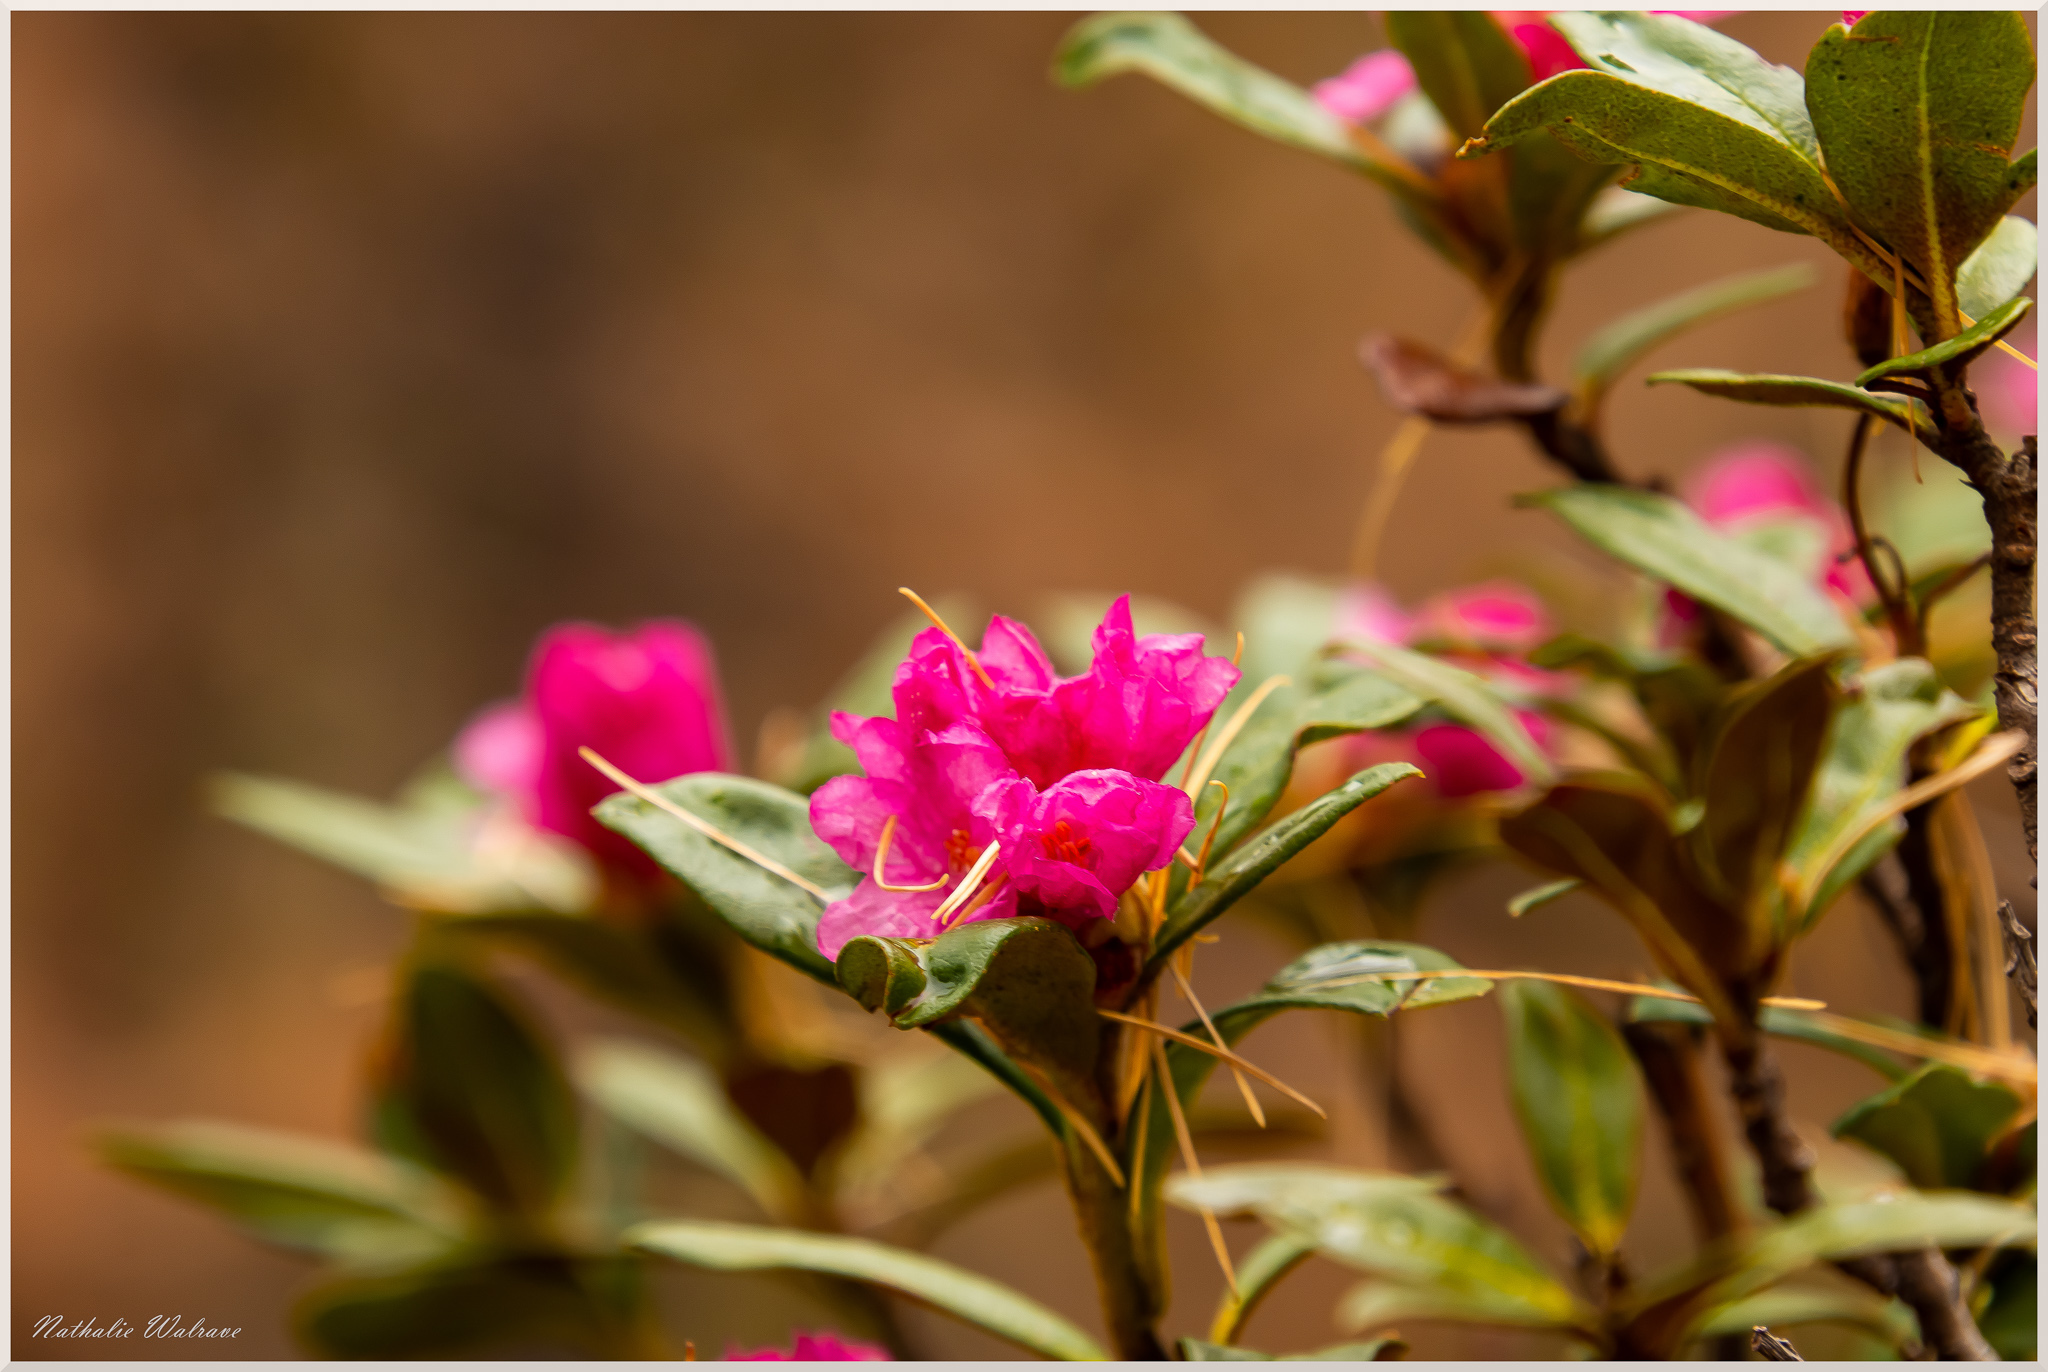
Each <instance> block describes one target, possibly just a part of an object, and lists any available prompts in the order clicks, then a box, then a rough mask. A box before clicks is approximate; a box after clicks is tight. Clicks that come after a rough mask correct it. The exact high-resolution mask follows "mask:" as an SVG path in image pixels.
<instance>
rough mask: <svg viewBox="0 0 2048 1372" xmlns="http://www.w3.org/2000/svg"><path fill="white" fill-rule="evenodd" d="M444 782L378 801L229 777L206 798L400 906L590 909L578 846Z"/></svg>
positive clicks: (466, 910)
mask: <svg viewBox="0 0 2048 1372" xmlns="http://www.w3.org/2000/svg"><path fill="white" fill-rule="evenodd" d="M449 780H450V785H449V786H441V787H433V788H420V789H419V790H417V791H416V792H415V794H414V795H413V796H410V797H408V798H406V800H405V801H404V802H403V803H401V804H398V805H380V804H378V803H377V802H375V801H370V800H363V799H361V798H360V797H357V796H349V795H342V794H340V793H338V792H335V791H328V790H324V789H322V788H321V787H318V786H308V785H306V784H305V783H304V782H298V781H285V780H282V779H278V778H272V777H255V776H243V775H240V774H238V773H233V772H227V773H222V774H221V775H219V776H217V777H215V778H214V779H213V783H212V787H211V791H210V796H211V800H212V804H213V809H214V812H215V813H216V814H219V815H222V816H224V817H225V818H228V819H232V820H234V821H235V822H236V823H238V824H243V825H247V826H248V827H249V828H251V829H254V830H255V831H256V832H258V833H260V834H264V835H266V836H268V837H270V838H274V839H276V840H277V841H278V842H279V843H284V844H288V845H290V846H291V847H294V848H297V849H299V850H301V851H302V852H306V853H310V854H312V855H313V856H314V857H317V858H320V859H322V860H323V861H326V862H331V863H333V864H334V865H335V866H337V867H340V868H343V869H345V870H347V871H350V872H354V873H355V874H356V875H358V876H362V877H367V878H369V879H370V880H371V881H374V882H376V883H377V884H378V885H379V886H380V887H382V888H383V889H384V890H385V891H387V892H388V893H389V894H390V895H391V896H392V898H393V899H395V900H397V901H399V902H400V903H401V904H405V905H411V906H415V907H418V908H421V909H428V910H441V911H447V912H451V913H459V914H471V913H485V912H498V911H519V910H552V911H556V912H558V913H561V914H577V913H580V912H582V911H584V910H587V909H589V908H590V906H591V904H592V903H593V902H594V901H595V900H596V898H597V874H596V872H595V871H594V870H593V869H592V867H591V864H590V860H589V859H588V858H587V857H586V856H585V855H584V853H583V850H582V849H580V848H578V847H576V846H575V845H574V844H572V843H569V842H567V841H566V840H563V839H559V838H556V837H555V836H553V835H551V834H544V833H541V832H540V831H538V830H534V829H529V828H527V827H526V826H525V825H523V824H518V823H516V822H515V823H513V824H509V825H508V824H504V823H502V822H501V823H499V824H498V825H497V826H496V827H495V828H493V827H492V825H491V821H490V819H489V818H488V817H487V811H486V809H485V807H484V805H483V803H482V800H481V797H478V796H476V795H475V794H474V793H471V792H468V791H467V790H464V789H461V788H460V786H459V783H454V782H453V779H452V778H450V779H449ZM494 834H495V837H496V841H491V839H492V836H493V835H494Z"/></svg>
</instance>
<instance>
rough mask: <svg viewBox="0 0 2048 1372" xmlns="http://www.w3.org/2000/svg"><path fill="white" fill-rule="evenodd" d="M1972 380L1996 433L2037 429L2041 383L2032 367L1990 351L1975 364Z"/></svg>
mask: <svg viewBox="0 0 2048 1372" xmlns="http://www.w3.org/2000/svg"><path fill="white" fill-rule="evenodd" d="M1970 380H1971V381H1972V383H1973V384H1974V386H1975V389H1976V392H1977V407H1978V408H1979V409H1980V410H1982V411H1983V412H1984V419H1985V421H1986V422H1987V423H1989V424H1990V426H1991V427H1992V429H1993V430H1994V431H1995V432H1997V433H2000V434H2005V435H2014V436H2016V435H2019V434H2030V433H2034V432H2036V431H2037V426H2038V415H2039V407H2040V402H2041V383H2040V376H2039V374H2038V373H2036V372H2035V371H2034V369H2033V368H2032V367H2029V366H2028V365H2027V364H2026V363H2024V362H2022V361H2020V360H2019V359H2018V358H2016V357H2009V356H2007V355H2006V354H2005V353H2002V352H1992V353H1987V354H1986V355H1985V356H1983V357H1981V358H1979V359H1978V360H1977V362H1976V363H1975V365H1974V366H1972V368H1971V371H1970Z"/></svg>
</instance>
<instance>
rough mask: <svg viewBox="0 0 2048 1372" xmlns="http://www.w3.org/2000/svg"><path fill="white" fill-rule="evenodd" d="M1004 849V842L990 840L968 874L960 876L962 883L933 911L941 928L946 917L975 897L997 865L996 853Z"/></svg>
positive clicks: (935, 920)
mask: <svg viewBox="0 0 2048 1372" xmlns="http://www.w3.org/2000/svg"><path fill="white" fill-rule="evenodd" d="M1002 850H1003V845H1002V844H1000V843H998V842H996V841H995V840H994V839H990V840H989V841H988V847H986V848H984V849H982V850H981V856H980V857H978V858H976V859H975V860H974V865H973V866H972V867H970V868H968V869H967V875H966V876H964V877H962V878H960V884H959V885H958V886H956V887H954V888H953V894H952V895H950V896H947V897H946V899H945V901H944V902H943V903H941V904H940V906H939V908H938V909H936V910H934V911H932V921H933V922H934V923H935V924H937V925H938V926H939V928H941V929H943V928H945V927H946V917H947V916H948V915H951V914H952V913H953V912H954V911H955V910H958V909H959V908H960V907H961V906H963V905H965V904H966V903H967V902H968V900H969V899H971V898H972V897H973V895H974V893H975V891H976V890H977V889H979V887H980V886H981V879H982V878H983V877H985V876H987V875H988V869H989V868H991V867H993V866H995V864H996V855H997V854H998V853H1000V852H1002Z"/></svg>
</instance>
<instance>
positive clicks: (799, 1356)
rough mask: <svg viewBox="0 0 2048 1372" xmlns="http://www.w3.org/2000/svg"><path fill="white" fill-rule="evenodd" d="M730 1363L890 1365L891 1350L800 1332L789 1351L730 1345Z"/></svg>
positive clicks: (837, 1337) (831, 1335)
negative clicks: (858, 1363) (853, 1363)
mask: <svg viewBox="0 0 2048 1372" xmlns="http://www.w3.org/2000/svg"><path fill="white" fill-rule="evenodd" d="M725 1360H726V1361H727V1362H888V1361H890V1358H889V1350H888V1349H886V1348H877V1347H876V1346H875V1345H874V1344H871V1343H856V1342H854V1341H853V1340H852V1339H848V1338H843V1337H841V1336H840V1335H838V1334H833V1333H828V1332H820V1333H816V1334H805V1333H801V1332H799V1333H798V1334H797V1335H796V1338H795V1340H794V1342H793V1344H792V1345H791V1347H790V1348H788V1349H787V1350H784V1349H780V1348H756V1349H754V1350H753V1351H752V1352H748V1351H747V1350H746V1349H744V1348H741V1347H740V1346H739V1345H738V1344H728V1345H727V1346H726V1350H725Z"/></svg>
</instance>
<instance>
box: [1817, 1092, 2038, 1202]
mask: <svg viewBox="0 0 2048 1372" xmlns="http://www.w3.org/2000/svg"><path fill="white" fill-rule="evenodd" d="M2020 1105H2021V1101H2020V1097H2019V1093H2018V1092H2016V1091H2014V1090H2013V1089H2012V1088H2011V1087H2010V1086H2007V1085H2006V1084H2005V1083H2003V1082H1997V1081H1983V1082H1979V1081H1972V1080H1971V1079H1970V1077H1969V1075H1968V1074H1967V1073H1965V1072H1961V1071H1958V1070H1957V1069H1956V1068H1953V1067H1949V1066H1946V1065H1944V1064H1942V1063H1929V1064H1927V1066H1925V1067H1923V1068H1921V1069H1920V1070H1919V1071H1917V1072H1915V1073H1914V1074H1913V1075H1912V1076H1910V1077H1908V1078H1906V1079H1905V1080H1904V1081H1901V1082H1897V1083H1895V1084H1893V1085H1891V1086H1888V1087H1886V1088H1885V1089H1884V1090H1882V1091H1880V1092H1878V1093H1877V1094H1876V1095H1874V1096H1872V1097H1871V1098H1870V1099H1868V1100H1866V1101H1862V1102H1861V1103H1859V1104H1857V1105H1855V1106H1852V1107H1851V1108H1850V1110H1849V1112H1848V1113H1847V1114H1845V1115H1843V1116H1842V1117H1841V1118H1840V1119H1838V1120H1836V1121H1835V1124H1834V1129H1833V1131H1832V1132H1833V1133H1834V1135H1835V1137H1836V1138H1838V1139H1854V1140H1855V1141H1856V1142H1858V1143H1860V1144H1863V1145H1864V1146H1865V1147H1867V1148H1871V1149H1874V1150H1876V1151H1877V1152H1879V1153H1882V1154H1883V1155H1884V1156H1886V1157H1887V1158H1890V1159H1891V1160H1892V1161H1893V1162H1895V1163H1897V1164H1898V1165H1899V1171H1900V1172H1902V1173H1904V1174H1905V1177H1906V1180H1907V1181H1909V1182H1911V1183H1912V1184H1913V1185H1915V1186H1917V1187H1920V1188H1921V1189H1923V1190H1936V1189H1939V1188H1942V1187H1973V1186H1980V1185H1981V1184H1982V1183H1983V1182H1984V1180H1985V1174H1986V1172H1987V1170H1988V1168H1987V1164H1988V1163H1989V1161H1990V1158H1991V1152H1992V1145H1993V1144H1994V1143H1996V1142H1997V1141H1998V1139H1999V1137H2000V1136H2001V1135H2002V1134H2003V1133H2004V1132H2005V1130H2006V1126H2007V1125H2009V1124H2010V1123H2011V1122H2012V1119H2013V1116H2015V1115H2017V1114H2018V1113H2019V1110H2020Z"/></svg>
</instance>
